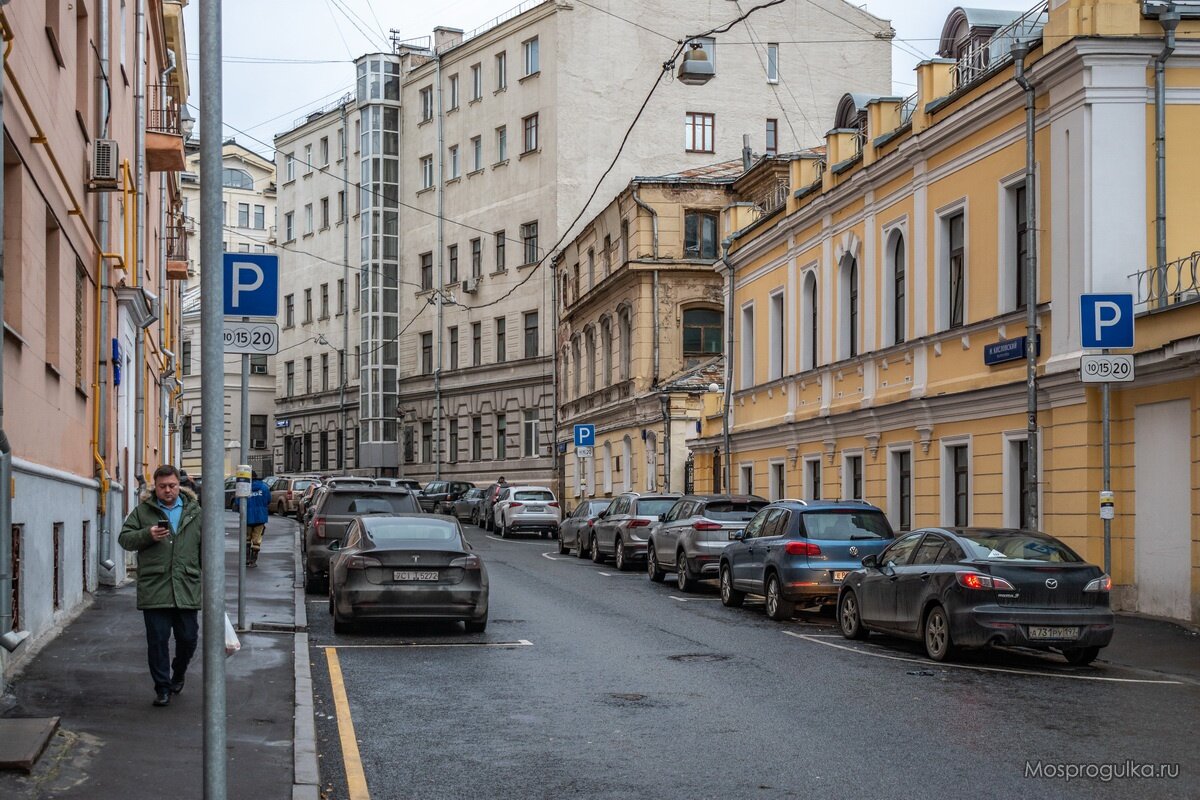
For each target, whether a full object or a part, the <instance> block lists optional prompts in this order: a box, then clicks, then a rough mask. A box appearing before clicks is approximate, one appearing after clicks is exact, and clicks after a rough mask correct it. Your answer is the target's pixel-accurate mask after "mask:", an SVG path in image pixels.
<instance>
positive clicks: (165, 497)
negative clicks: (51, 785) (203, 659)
mask: <svg viewBox="0 0 1200 800" xmlns="http://www.w3.org/2000/svg"><path fill="white" fill-rule="evenodd" d="M200 522H201V517H200V503H199V501H198V500H197V498H196V495H195V494H194V493H193V492H191V491H190V490H188V489H185V488H183V487H181V486H180V480H179V471H178V470H177V469H175V467H173V466H171V465H170V464H164V465H163V466H161V467H159V468H158V469H156V470H154V487H153V491H152V492H150V493H146V492H145V491H143V495H142V502H141V503H139V504H138V505H137V507H136V508H134V509H133V511H131V512H130V514H129V516H128V517H126V518H125V524H124V525H122V526H121V534H120V536H119V537H118V538H117V541H118V542H120V544H121V547H123V548H125V549H126V550H133V551H136V552H137V554H138V568H137V575H138V577H137V607H138V608H139V609H141V611H142V616H143V617H144V618H145V622H146V644H147V647H148V658H149V662H150V676H151V677H152V678H153V679H154V705H156V706H166V705H170V703H171V695H172V694H179V693H180V692H182V691H183V684H184V676H185V674H186V673H187V668H188V663H189V662H190V661H191V659H192V655H193V654H194V653H195V652H196V642H197V639H198V634H199V627H200V625H199V620H198V619H197V616H198V612H199V610H200V602H201V595H202V588H203V587H202V583H201V579H200V543H201V533H200ZM172 633H174V634H175V660H174V662H172V661H171V657H170V656H171V652H170V648H171V634H172Z"/></svg>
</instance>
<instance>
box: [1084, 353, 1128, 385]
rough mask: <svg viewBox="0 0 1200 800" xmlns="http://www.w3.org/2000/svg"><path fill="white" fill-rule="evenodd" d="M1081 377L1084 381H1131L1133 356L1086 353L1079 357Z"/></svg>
mask: <svg viewBox="0 0 1200 800" xmlns="http://www.w3.org/2000/svg"><path fill="white" fill-rule="evenodd" d="M1079 377H1080V378H1081V379H1082V380H1083V382H1084V383H1130V382H1131V381H1132V380H1133V356H1130V355H1119V356H1114V355H1096V354H1092V353H1087V354H1084V355H1082V356H1080V357H1079Z"/></svg>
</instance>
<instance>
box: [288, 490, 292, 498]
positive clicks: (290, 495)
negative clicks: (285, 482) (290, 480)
mask: <svg viewBox="0 0 1200 800" xmlns="http://www.w3.org/2000/svg"><path fill="white" fill-rule="evenodd" d="M287 499H288V500H291V499H292V490H291V489H288V493H287Z"/></svg>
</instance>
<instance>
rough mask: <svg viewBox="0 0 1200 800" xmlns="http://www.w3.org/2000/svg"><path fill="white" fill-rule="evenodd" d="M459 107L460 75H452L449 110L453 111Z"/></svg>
mask: <svg viewBox="0 0 1200 800" xmlns="http://www.w3.org/2000/svg"><path fill="white" fill-rule="evenodd" d="M456 108H458V76H457V75H451V76H450V106H449V108H447V109H446V110H447V111H453V110H455V109H456Z"/></svg>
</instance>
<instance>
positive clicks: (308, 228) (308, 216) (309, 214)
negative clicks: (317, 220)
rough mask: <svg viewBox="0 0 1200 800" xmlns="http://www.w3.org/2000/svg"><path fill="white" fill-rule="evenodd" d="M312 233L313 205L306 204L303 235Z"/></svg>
mask: <svg viewBox="0 0 1200 800" xmlns="http://www.w3.org/2000/svg"><path fill="white" fill-rule="evenodd" d="M312 232H313V204H312V203H308V204H306V205H305V206H304V235H305V236H307V235H308V234H310V233H312Z"/></svg>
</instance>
